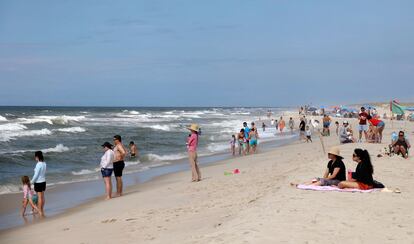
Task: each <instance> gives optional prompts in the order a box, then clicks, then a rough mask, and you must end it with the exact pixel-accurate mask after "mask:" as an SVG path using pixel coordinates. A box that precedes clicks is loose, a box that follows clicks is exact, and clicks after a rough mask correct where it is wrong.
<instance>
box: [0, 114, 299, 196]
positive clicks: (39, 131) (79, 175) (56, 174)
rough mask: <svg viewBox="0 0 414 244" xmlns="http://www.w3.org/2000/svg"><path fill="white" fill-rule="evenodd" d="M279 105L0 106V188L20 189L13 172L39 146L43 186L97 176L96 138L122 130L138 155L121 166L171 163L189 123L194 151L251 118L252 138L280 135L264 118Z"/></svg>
mask: <svg viewBox="0 0 414 244" xmlns="http://www.w3.org/2000/svg"><path fill="white" fill-rule="evenodd" d="M268 110H271V111H272V113H273V115H272V117H274V118H278V117H279V116H280V115H282V114H283V112H284V111H286V110H287V109H283V108H131V107H128V108H103V107H96V108H95V107H0V165H1V167H0V194H5V193H15V192H19V191H21V183H20V177H21V176H22V175H28V176H29V177H32V175H33V169H34V166H35V160H34V152H35V151H37V150H41V151H43V153H44V155H45V161H46V163H47V167H48V168H47V184H48V187H50V186H53V185H57V184H65V183H71V182H81V181H88V180H95V179H99V178H100V177H101V176H100V171H99V162H100V158H101V156H102V154H103V151H102V148H101V145H102V143H103V142H105V141H109V142H111V143H112V138H113V136H114V135H116V134H119V135H121V136H122V139H123V143H124V145H125V146H127V145H128V143H129V142H130V141H134V142H135V144H136V145H137V147H138V150H139V154H140V157H139V158H137V159H132V158H130V157H127V159H126V168H125V171H124V173H125V174H130V173H134V172H141V174H145V171H147V170H150V169H153V168H156V167H165V166H168V165H173V164H175V163H178V162H182V161H183V160H185V158H186V156H187V155H186V145H185V143H186V139H187V136H188V134H189V131H188V130H187V129H186V127H187V126H188V125H190V124H191V123H198V124H199V125H200V127H201V131H202V133H201V136H200V142H199V155H200V156H208V155H214V154H218V153H223V152H226V151H228V150H229V147H230V146H229V141H230V139H231V135H232V134H235V133H237V132H238V131H239V130H240V129H241V128H242V123H243V122H244V121H247V122H248V123H249V124H250V122H251V121H256V123H257V127H258V128H259V132H260V138H261V139H260V142H263V141H274V140H284V139H288V138H291V137H292V135H289V134H285V135H284V136H281V135H279V134H277V133H276V131H275V128H272V127H271V126H270V123H268V120H267V126H268V128H267V129H266V131H265V132H262V131H261V122H260V124H259V122H258V121H259V120H261V119H263V120H264V119H267V117H266V114H267V112H268Z"/></svg>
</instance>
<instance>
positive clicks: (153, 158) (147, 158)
mask: <svg viewBox="0 0 414 244" xmlns="http://www.w3.org/2000/svg"><path fill="white" fill-rule="evenodd" d="M186 157H187V155H186V154H183V153H177V154H167V155H157V154H153V153H149V154H146V155H144V156H142V160H143V161H152V162H160V161H170V160H179V159H183V158H186Z"/></svg>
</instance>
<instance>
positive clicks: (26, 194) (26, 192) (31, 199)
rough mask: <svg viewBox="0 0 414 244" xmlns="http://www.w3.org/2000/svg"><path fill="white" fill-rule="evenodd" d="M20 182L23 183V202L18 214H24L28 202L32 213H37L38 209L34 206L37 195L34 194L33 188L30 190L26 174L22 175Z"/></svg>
mask: <svg viewBox="0 0 414 244" xmlns="http://www.w3.org/2000/svg"><path fill="white" fill-rule="evenodd" d="M22 184H23V202H22V209H21V212H20V214H21V215H22V216H24V215H25V213H26V207H27V204H30V206H32V212H33V213H38V212H39V209H38V208H37V206H36V205H37V195H35V194H34V192H33V190H32V187H31V184H30V179H29V176H27V175H25V176H22Z"/></svg>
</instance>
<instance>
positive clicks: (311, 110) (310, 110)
mask: <svg viewBox="0 0 414 244" xmlns="http://www.w3.org/2000/svg"><path fill="white" fill-rule="evenodd" d="M316 110H318V109H317V108H315V107H309V108H308V111H309V112H313V111H316Z"/></svg>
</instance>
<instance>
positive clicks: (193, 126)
mask: <svg viewBox="0 0 414 244" xmlns="http://www.w3.org/2000/svg"><path fill="white" fill-rule="evenodd" d="M187 129H189V130H193V131H196V132H198V130H199V129H200V128H199V127H198V124H191V125H190V127H188V128H187Z"/></svg>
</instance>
